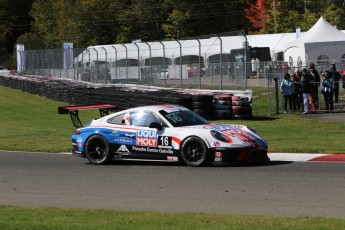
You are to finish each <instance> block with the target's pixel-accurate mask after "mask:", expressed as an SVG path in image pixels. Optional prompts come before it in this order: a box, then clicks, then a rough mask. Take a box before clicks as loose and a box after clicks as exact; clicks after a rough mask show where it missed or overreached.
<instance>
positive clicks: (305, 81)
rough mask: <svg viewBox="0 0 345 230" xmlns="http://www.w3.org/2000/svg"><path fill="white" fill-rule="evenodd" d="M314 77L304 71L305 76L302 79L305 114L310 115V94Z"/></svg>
mask: <svg viewBox="0 0 345 230" xmlns="http://www.w3.org/2000/svg"><path fill="white" fill-rule="evenodd" d="M312 78H313V76H312V75H311V74H310V73H308V71H307V70H306V69H303V76H302V78H301V81H300V84H301V91H302V93H303V110H304V112H303V114H308V113H310V107H309V98H310V92H311V91H312V85H311V80H312Z"/></svg>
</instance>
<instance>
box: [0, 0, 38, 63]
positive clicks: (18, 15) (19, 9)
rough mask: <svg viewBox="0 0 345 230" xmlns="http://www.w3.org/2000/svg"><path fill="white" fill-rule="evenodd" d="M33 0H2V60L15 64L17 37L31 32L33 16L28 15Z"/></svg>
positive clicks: (0, 57) (0, 59) (0, 40)
mask: <svg viewBox="0 0 345 230" xmlns="http://www.w3.org/2000/svg"><path fill="white" fill-rule="evenodd" d="M31 4H32V0H27V1H22V0H0V53H1V55H0V62H1V63H2V64H3V65H6V66H13V64H14V63H13V58H12V55H13V50H14V45H15V42H16V40H17V38H18V37H19V36H20V35H22V34H24V33H26V32H29V31H30V29H31V25H30V22H31V20H32V18H31V17H30V16H29V15H28V12H29V10H30V8H31Z"/></svg>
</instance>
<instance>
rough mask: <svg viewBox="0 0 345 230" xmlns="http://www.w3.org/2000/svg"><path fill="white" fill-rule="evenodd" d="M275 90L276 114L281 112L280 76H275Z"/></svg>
mask: <svg viewBox="0 0 345 230" xmlns="http://www.w3.org/2000/svg"><path fill="white" fill-rule="evenodd" d="M274 91H275V96H276V114H279V89H278V78H277V77H274Z"/></svg>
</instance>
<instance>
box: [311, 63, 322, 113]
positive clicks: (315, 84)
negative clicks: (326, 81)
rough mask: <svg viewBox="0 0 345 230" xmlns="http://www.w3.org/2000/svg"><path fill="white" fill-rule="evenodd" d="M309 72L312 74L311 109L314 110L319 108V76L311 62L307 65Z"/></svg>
mask: <svg viewBox="0 0 345 230" xmlns="http://www.w3.org/2000/svg"><path fill="white" fill-rule="evenodd" d="M309 73H310V74H311V76H312V79H311V83H312V90H311V92H310V101H311V107H312V110H313V111H316V109H318V108H319V85H320V81H321V78H320V75H319V72H318V71H317V70H316V68H315V65H314V64H313V63H311V64H310V65H309Z"/></svg>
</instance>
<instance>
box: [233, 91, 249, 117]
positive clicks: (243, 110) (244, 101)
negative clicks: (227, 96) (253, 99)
mask: <svg viewBox="0 0 345 230" xmlns="http://www.w3.org/2000/svg"><path fill="white" fill-rule="evenodd" d="M231 99H232V113H233V115H234V117H235V118H238V119H248V118H251V117H252V116H253V114H252V113H253V110H252V105H251V103H250V101H249V99H248V97H240V96H232V98H231Z"/></svg>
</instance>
